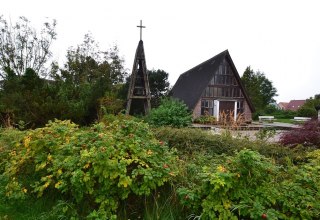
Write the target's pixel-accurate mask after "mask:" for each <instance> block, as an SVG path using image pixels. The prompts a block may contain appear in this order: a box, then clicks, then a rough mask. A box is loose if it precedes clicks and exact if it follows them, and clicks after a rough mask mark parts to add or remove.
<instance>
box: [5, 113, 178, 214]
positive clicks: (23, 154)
mask: <svg viewBox="0 0 320 220" xmlns="http://www.w3.org/2000/svg"><path fill="white" fill-rule="evenodd" d="M175 158H176V157H175V156H174V155H173V153H172V152H171V151H169V150H168V149H167V147H166V146H165V145H163V143H162V142H159V141H157V140H156V139H155V138H154V136H153V134H152V133H151V132H150V130H149V128H148V126H147V125H146V124H144V123H142V122H137V121H134V120H132V119H129V118H124V119H123V120H115V121H113V122H111V123H110V124H109V125H105V124H102V123H100V124H96V125H94V126H93V127H91V128H88V129H79V128H78V126H77V125H75V124H73V123H71V122H70V121H58V120H57V121H55V122H50V123H49V124H48V125H47V126H46V127H44V128H39V129H36V130H33V131H29V132H28V134H27V135H26V136H24V137H23V138H22V139H21V140H19V141H17V142H16V144H15V145H14V146H13V147H12V150H11V152H10V154H9V158H8V161H7V164H6V167H5V171H4V173H3V174H2V177H3V178H4V179H7V180H8V182H7V185H6V196H7V197H8V198H11V199H19V200H20V199H24V198H27V197H28V196H31V195H34V194H35V195H37V196H38V197H42V196H46V195H51V194H59V195H61V196H62V197H63V198H64V200H65V201H67V203H68V204H71V206H73V207H74V208H72V209H70V206H69V205H67V206H61V212H63V213H64V214H65V215H67V216H68V215H69V216H74V217H76V216H88V217H90V218H103V219H115V218H116V211H117V208H118V206H119V202H120V201H121V200H125V199H127V198H128V196H129V195H131V194H132V195H149V194H150V192H151V191H152V190H153V189H155V188H156V187H158V186H161V185H163V184H164V183H165V182H166V181H168V180H169V179H170V177H171V176H173V175H176V174H175V171H174V167H173V166H171V164H172V163H173V162H174V161H175V160H176V159H175ZM84 205H85V206H86V207H87V208H86V210H85V211H84V210H82V209H81V207H83V206H84Z"/></svg>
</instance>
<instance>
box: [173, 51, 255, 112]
mask: <svg viewBox="0 0 320 220" xmlns="http://www.w3.org/2000/svg"><path fill="white" fill-rule="evenodd" d="M224 59H227V60H228V61H229V64H230V66H231V68H232V69H233V72H234V73H235V77H236V79H237V81H238V83H239V85H240V87H241V90H242V92H243V94H244V97H245V98H246V100H247V102H248V104H249V107H250V109H251V111H252V112H253V111H254V108H253V105H252V103H251V100H250V99H249V97H248V95H247V93H246V91H245V90H244V87H243V84H242V83H241V80H240V76H239V73H238V71H237V69H236V68H235V66H234V63H233V61H232V59H231V56H230V54H229V51H228V50H225V51H223V52H221V53H219V54H218V55H216V56H214V57H212V58H211V59H209V60H207V61H205V62H203V63H201V64H199V65H198V66H196V67H193V68H192V69H190V70H188V71H187V72H185V73H183V74H181V75H180V77H179V78H178V80H177V82H176V84H175V85H174V87H173V88H172V91H171V92H172V96H173V97H174V98H178V99H180V100H182V101H184V103H185V104H186V105H187V106H188V108H189V109H191V110H192V109H194V108H195V106H196V104H197V102H198V100H199V99H200V97H201V95H202V92H203V91H204V90H205V88H206V87H207V86H208V84H209V82H210V80H211V79H212V77H213V75H214V73H215V72H216V70H218V68H219V66H220V64H221V63H222V61H223V60H224Z"/></svg>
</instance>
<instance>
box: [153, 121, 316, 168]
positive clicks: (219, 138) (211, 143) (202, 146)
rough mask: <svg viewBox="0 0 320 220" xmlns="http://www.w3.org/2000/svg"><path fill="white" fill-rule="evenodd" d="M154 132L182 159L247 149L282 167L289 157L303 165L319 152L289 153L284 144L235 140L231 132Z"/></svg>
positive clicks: (299, 149)
mask: <svg viewBox="0 0 320 220" xmlns="http://www.w3.org/2000/svg"><path fill="white" fill-rule="evenodd" d="M154 132H155V135H156V137H157V138H158V139H159V140H162V141H164V142H166V143H168V145H169V147H171V148H176V149H177V150H178V154H179V156H180V157H188V156H189V155H193V154H194V153H196V152H203V153H205V154H208V155H216V154H218V155H221V154H227V155H233V154H234V152H235V151H240V150H242V149H245V148H246V149H252V150H255V151H257V152H259V153H260V154H262V155H264V156H266V157H270V158H274V159H275V160H277V162H279V163H282V164H283V163H286V158H287V157H288V158H290V159H291V160H293V161H294V163H300V162H303V161H304V160H305V155H306V153H307V152H309V151H312V150H314V149H315V147H313V146H309V147H307V146H302V145H297V146H296V147H294V148H290V149H288V148H287V147H284V146H282V145H280V144H276V143H268V142H266V141H263V140H257V141H250V140H248V139H247V138H232V137H231V135H230V134H229V133H228V132H227V133H226V134H224V135H213V134H212V133H211V131H204V130H201V129H196V128H181V129H177V128H171V127H161V128H156V129H154Z"/></svg>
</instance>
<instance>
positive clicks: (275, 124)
mask: <svg viewBox="0 0 320 220" xmlns="http://www.w3.org/2000/svg"><path fill="white" fill-rule="evenodd" d="M252 124H253V125H262V126H264V127H274V128H287V129H294V128H299V126H300V125H295V124H290V123H283V122H273V123H266V122H264V123H259V122H253V123H252Z"/></svg>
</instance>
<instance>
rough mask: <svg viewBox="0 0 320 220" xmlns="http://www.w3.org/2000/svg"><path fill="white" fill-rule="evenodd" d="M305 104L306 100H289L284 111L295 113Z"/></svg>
mask: <svg viewBox="0 0 320 220" xmlns="http://www.w3.org/2000/svg"><path fill="white" fill-rule="evenodd" d="M305 102H306V100H291V101H290V102H289V104H288V105H287V107H286V110H291V111H297V110H298V109H299V108H300V107H301V106H303V104H304V103H305Z"/></svg>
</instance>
